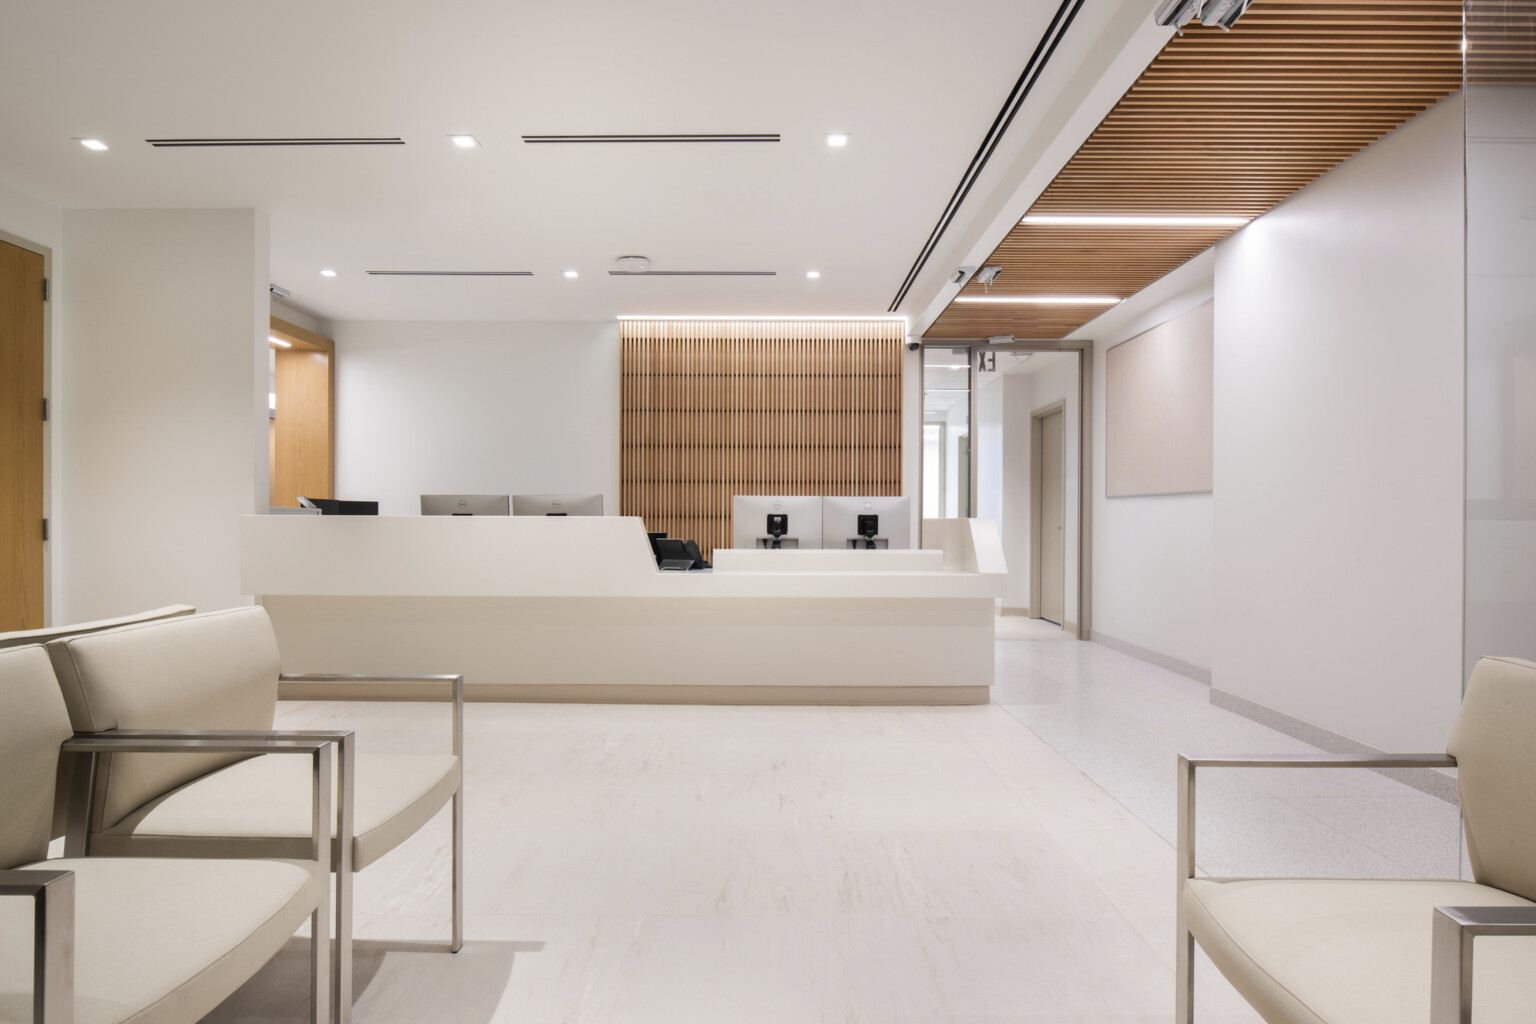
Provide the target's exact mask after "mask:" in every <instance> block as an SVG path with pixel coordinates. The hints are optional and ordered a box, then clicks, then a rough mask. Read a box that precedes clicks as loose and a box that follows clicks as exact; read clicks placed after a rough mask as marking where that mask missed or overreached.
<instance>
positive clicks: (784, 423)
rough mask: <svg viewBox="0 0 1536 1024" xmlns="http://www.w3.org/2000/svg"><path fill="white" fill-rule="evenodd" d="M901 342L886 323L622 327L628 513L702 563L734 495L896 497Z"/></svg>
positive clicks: (724, 535)
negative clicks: (695, 550) (699, 555)
mask: <svg viewBox="0 0 1536 1024" xmlns="http://www.w3.org/2000/svg"><path fill="white" fill-rule="evenodd" d="M904 340H905V338H904V325H903V324H902V323H901V322H900V321H894V320H863V321H854V320H850V321H809V320H808V321H778V320H774V321H765V320H756V321H754V320H670V321H669V320H622V321H620V349H619V351H620V360H621V363H622V365H621V367H620V375H621V380H622V387H621V389H620V401H621V402H622V403H623V408H622V409H621V411H620V430H621V432H622V437H621V439H620V447H621V453H622V454H621V467H622V469H621V478H620V481H621V488H622V490H621V494H620V497H619V506H620V509H621V510H622V512H623V514H624V515H633V516H639V517H641V518H642V519H643V520H644V521H645V526H646V529H648V530H665V531H666V532H667V534H668V535H669V536H673V537H681V538H685V539H693V540H696V541H698V544H699V547H700V549H701V550H702V551H703V552H704V555H705V557H706V558H708V557H710V556H711V555H712V553H713V552H714V549H715V548H717V547H728V546H729V545H730V542H731V498H732V497H733V496H734V495H737V494H868V495H896V494H899V493H900V492H901V422H902V416H901V395H902V389H901V365H902V363H901V361H902V343H903V341H904Z"/></svg>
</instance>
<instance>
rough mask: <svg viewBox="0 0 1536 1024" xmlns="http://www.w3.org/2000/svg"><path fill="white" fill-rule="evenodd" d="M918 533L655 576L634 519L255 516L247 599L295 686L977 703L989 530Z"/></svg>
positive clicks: (244, 558) (999, 580)
mask: <svg viewBox="0 0 1536 1024" xmlns="http://www.w3.org/2000/svg"><path fill="white" fill-rule="evenodd" d="M923 533H924V538H925V541H926V542H927V543H928V545H930V546H929V547H928V548H927V549H925V550H916V551H809V550H808V551H736V550H720V551H716V552H715V568H714V569H713V570H712V571H703V572H700V571H694V572H661V571H659V570H658V569H657V568H656V563H655V561H654V560H653V559H652V557H651V551H650V543H649V541H648V540H647V538H646V535H645V528H644V526H643V525H642V524H641V521H640V520H639V519H636V518H631V517H621V516H607V517H590V518H583V517H571V518H539V517H494V516H486V517H418V516H246V517H244V519H243V521H242V523H241V582H242V589H243V590H244V591H245V592H246V593H248V594H252V595H254V596H255V597H256V598H257V599H258V601H259V602H260V603H261V604H262V605H263V606H265V607H266V609H267V611H268V613H269V614H270V615H271V617H272V622H273V625H274V626H275V628H276V630H277V636H278V641H279V643H280V644H281V647H282V652H283V668H284V671H289V672H345V673H370V672H377V673H393V674H402V673H441V672H454V673H460V672H462V673H463V674H464V677H465V694H466V696H467V697H469V698H470V699H478V700H555V701H594V700H595V701H627V702H646V701H655V702H669V703H686V702H700V703H752V704H816V703H836V704H850V703H854V704H974V703H985V702H986V701H987V700H988V697H989V687H990V686H991V683H992V671H993V650H992V640H993V621H994V620H993V614H994V600H995V598H997V597H1000V596H1001V595H1002V593H1003V584H1004V580H1005V577H1006V566H1005V565H1004V562H1003V556H1002V545H1001V543H1000V542H999V540H998V535H997V528H996V525H995V524H994V523H992V522H991V521H990V520H969V519H954V520H929V521H927V522H926V523H925V524H924V530H923ZM303 695H306V696H314V697H323V696H324V695H325V694H324V691H323V689H313V690H310V691H305V692H304V693H303ZM376 695H377V696H380V697H397V698H401V699H407V698H409V697H410V696H411V695H412V691H411V690H410V689H409V688H408V687H407V688H395V687H391V686H389V685H386V684H377V693H376Z"/></svg>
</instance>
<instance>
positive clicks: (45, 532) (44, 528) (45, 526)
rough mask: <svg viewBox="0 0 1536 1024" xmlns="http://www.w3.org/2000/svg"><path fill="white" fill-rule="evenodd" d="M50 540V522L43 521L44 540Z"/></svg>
mask: <svg viewBox="0 0 1536 1024" xmlns="http://www.w3.org/2000/svg"><path fill="white" fill-rule="evenodd" d="M47 539H48V520H46V519H44V520H43V540H47Z"/></svg>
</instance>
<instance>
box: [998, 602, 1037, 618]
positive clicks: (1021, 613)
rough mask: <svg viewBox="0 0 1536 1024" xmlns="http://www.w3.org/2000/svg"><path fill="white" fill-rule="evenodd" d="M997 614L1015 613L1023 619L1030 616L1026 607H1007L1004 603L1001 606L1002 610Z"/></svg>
mask: <svg viewBox="0 0 1536 1024" xmlns="http://www.w3.org/2000/svg"><path fill="white" fill-rule="evenodd" d="M998 614H999V615H1017V616H1018V617H1020V618H1023V619H1027V618H1030V617H1031V616H1030V614H1029V609H1028V608H1009V607H1007V606H1006V605H1005V606H1003V610H1002V611H1001V612H999V613H998Z"/></svg>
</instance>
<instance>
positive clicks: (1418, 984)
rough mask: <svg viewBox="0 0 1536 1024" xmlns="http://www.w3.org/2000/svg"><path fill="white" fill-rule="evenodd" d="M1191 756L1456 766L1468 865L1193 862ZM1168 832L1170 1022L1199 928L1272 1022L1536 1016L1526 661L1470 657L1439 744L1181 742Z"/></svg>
mask: <svg viewBox="0 0 1536 1024" xmlns="http://www.w3.org/2000/svg"><path fill="white" fill-rule="evenodd" d="M1198 768H1455V769H1457V777H1458V779H1457V781H1458V784H1459V786H1460V789H1461V811H1462V821H1463V824H1464V826H1465V830H1466V839H1467V849H1468V851H1469V852H1470V854H1471V861H1472V875H1473V877H1474V878H1475V879H1476V881H1475V882H1463V881H1460V880H1448V881H1397V880H1377V879H1366V880H1356V879H1274V878H1247V879H1244V878H1197V877H1196V876H1195V772H1196V769H1198ZM1178 839H1179V842H1178V871H1179V879H1178V884H1179V902H1178V926H1177V928H1178V931H1177V936H1178V951H1177V958H1178V973H1177V995H1176V999H1175V1017H1174V1019H1175V1021H1176V1022H1177V1024H1189V1022H1190V1021H1192V1020H1193V1019H1194V948H1195V943H1196V942H1198V943H1199V944H1200V948H1201V949H1203V950H1205V952H1206V954H1207V955H1208V956H1209V957H1210V958H1211V961H1212V962H1213V963H1214V964H1215V965H1216V966H1217V968H1218V969H1220V971H1221V973H1222V974H1223V975H1225V976H1226V978H1227V980H1228V981H1230V982H1231V983H1232V986H1233V987H1234V988H1236V989H1237V991H1238V992H1239V993H1241V994H1242V996H1243V997H1244V998H1245V999H1247V1000H1248V1002H1249V1003H1250V1004H1251V1005H1252V1006H1253V1007H1254V1009H1255V1010H1257V1011H1258V1013H1259V1014H1260V1016H1262V1017H1263V1018H1264V1019H1265V1020H1266V1021H1268V1022H1270V1024H1412V1022H1429V1024H1471V1022H1472V1021H1473V1019H1474V1018H1473V1016H1472V1012H1473V1007H1474V1005H1475V1006H1476V1009H1477V1016H1476V1021H1477V1022H1478V1024H1513V1022H1516V1021H1519V1022H1522V1024H1529V1022H1531V1021H1533V1020H1536V902H1533V901H1536V664H1533V663H1531V662H1527V661H1520V660H1517V659H1514V658H1482V659H1481V660H1479V661H1478V663H1477V666H1476V668H1475V669H1474V670H1473V673H1472V679H1471V681H1470V682H1469V683H1468V685H1467V692H1466V695H1465V697H1464V698H1463V700H1462V704H1461V711H1460V713H1459V714H1458V715H1457V718H1456V724H1455V727H1454V729H1453V730H1452V732H1451V739H1450V743H1449V744H1448V745H1447V752H1446V753H1445V754H1403V755H1396V756H1391V755H1383V756H1376V755H1358V756H1357V755H1337V754H1317V755H1307V754H1300V755H1285V756H1266V757H1205V758H1190V757H1180V758H1179V818H1178ZM1478 936H1484V937H1485V938H1484V941H1483V942H1480V943H1477V944H1476V947H1475V948H1476V951H1477V956H1476V963H1477V971H1476V974H1475V979H1476V980H1475V983H1474V973H1473V962H1474V958H1473V950H1474V943H1473V940H1474V938H1476V937H1478ZM1474 995H1475V996H1476V998H1475V999H1474V998H1473V997H1474Z"/></svg>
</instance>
